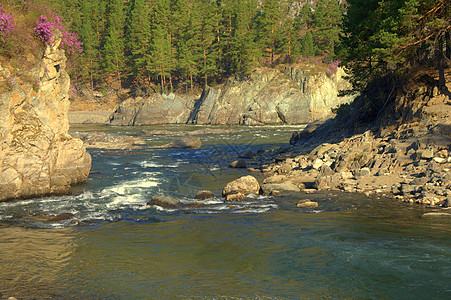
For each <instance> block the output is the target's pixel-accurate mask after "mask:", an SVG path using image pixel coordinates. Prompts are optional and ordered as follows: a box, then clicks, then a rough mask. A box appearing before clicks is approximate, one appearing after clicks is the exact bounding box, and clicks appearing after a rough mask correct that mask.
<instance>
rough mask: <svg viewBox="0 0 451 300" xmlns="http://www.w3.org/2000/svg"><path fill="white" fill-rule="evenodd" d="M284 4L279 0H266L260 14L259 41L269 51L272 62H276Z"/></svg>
mask: <svg viewBox="0 0 451 300" xmlns="http://www.w3.org/2000/svg"><path fill="white" fill-rule="evenodd" d="M281 19H282V4H281V3H279V1H278V0H265V4H264V5H263V7H262V12H261V14H260V15H259V16H258V20H257V23H256V25H257V28H256V29H258V31H259V32H258V41H259V44H260V46H261V47H263V49H265V52H266V53H267V55H266V57H267V58H269V62H270V63H274V55H275V54H276V51H277V47H278V43H279V41H280V38H281V36H280V34H281Z"/></svg>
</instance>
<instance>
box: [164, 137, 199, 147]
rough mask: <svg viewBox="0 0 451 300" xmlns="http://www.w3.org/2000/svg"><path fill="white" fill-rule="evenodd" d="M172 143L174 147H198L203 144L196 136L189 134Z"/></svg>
mask: <svg viewBox="0 0 451 300" xmlns="http://www.w3.org/2000/svg"><path fill="white" fill-rule="evenodd" d="M170 145H171V147H172V148H182V149H197V148H200V147H201V146H202V142H201V140H200V139H199V138H198V137H196V136H187V137H183V138H181V139H178V140H175V141H174V142H172V143H171V144H170Z"/></svg>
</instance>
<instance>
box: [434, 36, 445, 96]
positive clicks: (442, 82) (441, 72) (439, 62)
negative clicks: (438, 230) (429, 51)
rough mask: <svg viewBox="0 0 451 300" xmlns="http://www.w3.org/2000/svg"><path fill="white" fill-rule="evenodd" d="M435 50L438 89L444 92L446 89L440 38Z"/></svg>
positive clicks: (441, 40)
mask: <svg viewBox="0 0 451 300" xmlns="http://www.w3.org/2000/svg"><path fill="white" fill-rule="evenodd" d="M437 44H438V45H437V48H435V55H436V56H437V67H438V88H439V90H440V91H444V89H445V88H446V86H445V84H446V79H445V64H444V62H443V58H444V57H443V39H442V38H441V37H440V38H439V39H438V40H437Z"/></svg>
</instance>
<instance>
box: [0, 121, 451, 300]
mask: <svg viewBox="0 0 451 300" xmlns="http://www.w3.org/2000/svg"><path fill="white" fill-rule="evenodd" d="M199 128H201V127H195V128H192V127H188V128H187V127H181V126H172V127H167V128H164V129H169V130H193V129H199ZM142 129H143V128H120V129H119V128H114V127H113V128H110V127H108V128H99V127H95V128H86V127H83V128H74V129H73V130H105V131H110V132H111V133H113V134H116V133H126V134H138V132H139V131H140V130H142ZM159 129H161V128H159ZM294 129H295V128H292V127H271V128H267V127H264V128H245V129H243V128H241V129H240V128H235V130H236V131H235V132H234V133H233V134H226V135H220V134H216V135H210V136H200V139H201V140H202V143H203V146H202V148H200V149H186V150H180V149H146V150H140V151H128V152H111V151H99V150H94V151H90V153H91V154H92V156H93V171H95V173H94V174H92V175H91V176H90V178H89V181H88V183H87V184H85V185H82V186H79V187H77V188H76V189H74V193H73V194H72V195H69V196H61V197H46V198H40V199H33V200H23V201H16V202H8V203H0V253H1V261H0V267H1V270H2V272H1V273H0V293H2V294H3V297H7V296H15V297H17V298H23V299H33V298H36V299H46V298H49V299H428V298H430V299H446V298H449V297H450V296H451V220H450V219H449V218H445V217H429V218H425V217H421V216H422V214H423V213H424V212H426V211H427V210H426V209H423V208H421V207H418V206H406V205H404V204H401V203H398V202H393V201H391V200H387V199H373V198H367V197H365V196H361V195H352V194H343V193H319V194H316V195H302V194H300V195H286V196H284V197H280V198H269V197H255V199H253V200H250V201H247V202H243V203H233V204H225V203H223V201H222V199H221V198H220V197H219V196H220V194H221V189H222V188H223V186H224V185H225V184H226V183H227V182H228V181H230V180H233V179H235V178H237V177H239V176H242V175H247V174H248V172H247V171H246V170H239V169H229V168H228V167H227V165H228V163H229V162H230V161H232V160H234V159H236V157H237V153H239V152H240V151H242V150H244V149H247V148H250V149H252V150H253V151H255V152H256V151H258V150H260V149H267V148H271V147H279V146H282V145H283V143H285V142H286V141H287V140H288V139H289V136H290V134H291V131H293V130H294ZM146 139H147V142H148V143H149V144H150V145H161V144H164V143H166V142H168V141H171V140H173V139H175V138H174V137H148V138H146ZM249 163H250V164H251V165H252V161H249ZM253 175H255V176H257V177H258V174H253ZM259 180H261V178H259ZM200 189H210V190H212V191H213V192H214V193H215V194H216V195H217V196H218V198H215V199H213V200H208V201H205V203H204V204H205V206H203V207H200V208H183V209H174V210H167V209H162V208H156V207H149V206H147V205H146V203H147V202H148V201H149V200H150V198H151V197H152V196H153V195H170V196H173V197H177V198H179V199H180V200H181V201H182V202H183V203H190V202H193V201H194V199H193V198H192V197H193V195H194V194H195V193H196V192H197V191H198V190H200ZM304 198H309V199H314V200H316V201H318V203H319V207H318V208H317V209H315V210H309V209H298V208H296V205H295V204H296V203H297V201H298V200H299V199H304ZM62 214H63V215H62ZM64 214H65V215H67V216H70V217H68V218H65V217H64V216H65V215H64ZM56 216H58V217H56Z"/></svg>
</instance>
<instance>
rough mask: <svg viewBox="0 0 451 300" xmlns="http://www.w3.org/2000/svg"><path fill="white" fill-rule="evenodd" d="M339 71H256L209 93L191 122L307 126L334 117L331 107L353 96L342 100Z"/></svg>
mask: <svg viewBox="0 0 451 300" xmlns="http://www.w3.org/2000/svg"><path fill="white" fill-rule="evenodd" d="M343 75H344V72H343V70H342V69H338V70H337V72H336V73H334V74H332V75H326V73H323V72H317V71H316V69H315V67H314V66H312V67H311V69H309V67H305V66H304V67H302V68H301V67H299V66H280V67H279V69H268V68H261V69H257V70H255V71H254V72H253V73H252V74H251V75H250V76H249V78H248V79H247V80H239V79H236V78H235V79H233V78H232V79H229V80H228V82H227V83H226V84H224V85H223V86H218V87H215V88H207V89H205V91H204V93H203V94H202V96H201V98H200V99H199V100H198V102H197V103H196V106H195V108H194V110H193V111H192V113H191V115H190V119H189V120H188V122H189V123H193V124H212V125H238V124H241V125H267V124H305V123H309V122H312V121H315V120H324V119H327V118H329V117H331V116H332V111H331V109H332V108H335V107H337V106H339V105H340V104H343V103H349V102H350V101H352V100H353V97H343V98H341V97H338V91H339V90H340V89H345V88H347V87H348V86H347V84H348V83H347V82H346V81H345V80H344V79H343V78H342V77H343Z"/></svg>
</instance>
